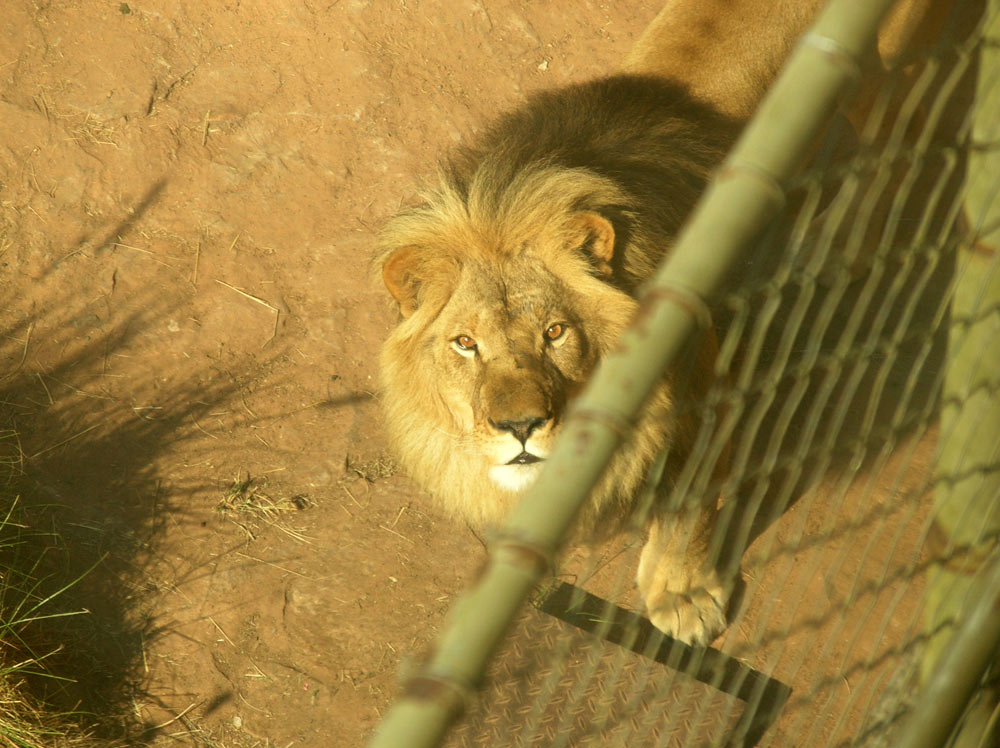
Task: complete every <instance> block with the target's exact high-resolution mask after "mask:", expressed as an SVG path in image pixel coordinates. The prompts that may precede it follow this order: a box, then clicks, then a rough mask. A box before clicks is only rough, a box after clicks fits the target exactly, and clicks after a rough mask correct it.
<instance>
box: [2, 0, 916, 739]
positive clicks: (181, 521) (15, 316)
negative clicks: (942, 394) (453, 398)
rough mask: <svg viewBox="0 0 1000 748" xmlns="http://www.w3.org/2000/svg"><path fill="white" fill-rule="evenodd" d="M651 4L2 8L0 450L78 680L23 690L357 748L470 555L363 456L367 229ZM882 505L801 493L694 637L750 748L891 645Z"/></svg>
mask: <svg viewBox="0 0 1000 748" xmlns="http://www.w3.org/2000/svg"><path fill="white" fill-rule="evenodd" d="M656 6H657V3H656V2H654V1H653V0H649V1H645V0H637V1H636V2H630V3H625V4H622V3H616V4H612V3H606V2H590V1H586V0H585V1H584V2H580V3H574V4H573V6H572V9H571V10H570V9H569V8H561V9H560V10H559V11H558V12H557V11H555V10H554V9H553V5H552V4H550V3H541V2H531V1H529V0H490V1H489V2H485V1H484V2H479V1H475V0H473V1H470V2H451V1H450V0H392V1H390V0H367V1H365V0H341V1H340V2H337V1H336V0H334V1H333V2H323V1H321V0H224V1H223V0H220V2H210V3H206V2H197V1H196V0H134V2H129V3H122V2H110V1H104V0H60V1H59V2H50V1H49V0H34V1H32V0H11V1H9V2H5V3H3V5H2V8H0V334H2V336H3V337H2V339H0V377H3V378H2V379H0V408H2V409H3V418H4V421H3V423H2V424H0V428H3V429H6V430H7V431H6V432H5V433H7V434H8V435H12V434H14V433H15V432H16V434H17V437H16V438H17V459H18V461H19V465H20V467H21V468H22V472H23V480H22V482H21V484H20V486H21V487H20V488H19V494H20V496H21V501H22V502H24V503H25V504H26V505H27V506H28V509H29V511H30V515H29V516H30V517H32V518H33V523H34V524H33V526H34V527H35V528H36V529H37V531H38V535H39V537H40V540H39V542H40V543H41V545H42V546H44V549H45V552H44V553H43V554H42V555H41V556H40V558H42V559H43V563H42V566H41V567H40V568H43V569H45V570H46V572H47V573H50V574H51V575H52V576H51V579H52V580H55V581H54V582H53V583H57V582H58V584H64V583H66V582H68V581H70V580H71V579H74V578H75V577H76V576H79V574H81V573H82V572H83V571H86V570H87V569H89V568H91V567H93V569H92V571H90V573H89V574H87V575H86V576H85V577H84V578H83V579H82V580H80V581H79V582H77V583H76V584H75V585H74V586H73V587H72V588H71V589H70V590H69V591H68V592H67V593H66V594H65V595H64V596H62V597H61V598H60V600H61V602H59V604H60V605H63V606H64V607H65V609H67V610H81V609H86V610H87V611H89V613H88V614H86V615H83V616H78V617H75V618H74V619H73V627H70V628H68V629H66V631H70V630H72V631H73V633H72V634H69V633H63V634H58V635H52V636H53V640H54V641H53V643H54V644H65V645H66V646H65V647H64V649H63V651H61V652H59V653H57V654H56V655H54V656H53V658H52V659H51V660H50V663H51V664H50V667H51V669H53V670H54V671H57V672H60V673H65V674H68V675H69V676H70V677H73V678H75V679H76V681H77V682H76V683H66V684H61V685H60V686H59V688H58V689H56V691H54V692H52V693H50V694H49V696H50V697H51V698H55V699H57V700H62V702H63V703H65V704H66V705H67V706H68V707H75V708H78V709H79V710H81V711H83V712H85V713H91V714H93V715H96V716H95V717H94V719H95V720H96V721H98V722H100V723H101V724H102V725H103V727H102V728H101V729H102V730H103V731H104V732H106V733H108V734H113V733H114V732H115V725H121V726H122V729H123V730H124V731H125V732H126V733H127V734H128V735H129V736H130V737H131V739H133V740H136V741H138V742H146V743H154V744H160V743H162V744H171V743H172V742H174V741H180V742H181V743H184V744H196V745H234V746H239V745H242V746H251V745H273V746H282V747H283V748H284V747H286V746H292V745H296V746H299V745H301V746H345V747H348V746H359V745H361V744H363V742H364V738H365V736H367V735H368V734H369V732H370V730H371V728H372V727H373V726H374V725H375V723H376V721H377V719H378V717H379V715H380V714H381V713H382V712H383V711H384V710H385V709H386V707H387V705H388V703H389V702H390V700H391V698H392V697H393V695H394V693H395V689H396V684H397V678H398V672H399V670H400V666H401V664H403V663H404V661H405V660H406V659H407V658H408V657H412V656H415V655H417V654H419V653H420V652H421V651H422V650H423V649H424V648H425V646H426V645H427V644H428V642H430V641H431V640H432V638H433V637H434V635H435V633H436V632H437V630H438V628H439V626H440V625H441V623H442V620H443V617H444V614H445V612H446V611H447V609H448V606H449V604H450V603H451V601H452V600H453V599H454V597H455V595H456V594H457V593H458V592H459V591H460V590H461V589H462V587H463V586H464V585H465V584H466V583H467V582H468V581H469V580H470V578H471V576H472V574H473V573H474V571H475V569H476V567H477V566H478V565H479V563H480V562H481V561H482V559H483V557H484V551H483V546H482V544H481V542H480V541H479V539H478V538H477V537H476V536H475V535H474V534H473V533H472V532H471V531H469V530H468V529H467V528H462V527H459V528H456V527H454V526H452V525H450V524H449V523H448V522H446V521H444V520H443V519H442V518H441V517H440V516H439V515H437V514H436V513H435V512H434V511H433V510H432V509H431V508H429V506H428V505H427V503H426V502H425V501H424V500H423V498H422V497H421V495H420V494H419V492H418V491H417V490H416V489H415V488H414V487H413V486H412V485H411V484H410V483H409V482H408V481H407V480H406V479H405V477H404V476H402V475H398V474H396V473H395V469H394V466H393V464H392V462H391V459H390V457H389V455H388V454H387V453H386V448H385V445H384V442H383V438H382V434H381V431H380V425H379V417H378V408H377V402H376V394H375V391H374V390H375V381H376V360H377V352H378V349H379V347H380V344H381V341H382V340H383V338H384V336H385V335H386V332H387V330H388V329H389V327H390V325H391V324H392V323H393V321H394V312H393V310H392V309H391V308H390V305H389V304H388V300H387V298H386V296H385V294H384V292H383V291H382V289H381V288H380V287H379V284H378V283H377V282H376V280H374V279H373V277H372V275H371V272H370V268H369V262H370V257H371V249H372V239H373V234H374V231H375V230H376V228H377V227H378V225H379V223H380V222H381V221H382V220H383V219H384V218H385V217H386V216H387V215H389V214H390V213H391V212H392V211H393V210H394V209H395V208H396V207H397V206H398V205H399V204H400V202H401V201H404V200H406V199H408V198H410V197H411V196H412V195H413V194H414V192H415V190H416V188H417V186H418V184H419V181H420V179H421V178H422V177H426V176H427V175H429V174H430V171H431V166H432V164H433V162H434V160H435V158H436V157H437V156H438V155H440V154H441V153H442V152H443V151H444V150H445V149H447V148H448V147H449V146H451V145H452V144H454V143H455V142H456V141H458V140H459V139H460V138H461V137H462V135H463V134H465V133H467V132H469V131H470V130H472V129H473V128H474V127H476V125H477V123H480V122H482V121H483V120H485V119H486V118H488V117H489V116H490V115H492V114H494V113H496V112H497V111H498V110H500V109H502V108H503V107H506V106H508V105H510V104H512V103H515V102H517V101H518V100H519V99H520V98H521V97H523V96H524V95H525V93H527V92H530V91H532V90H534V89H537V88H540V87H544V86H550V85H556V84H560V83H565V82H568V81H574V80H580V79H584V78H587V77H588V76H591V75H593V74H595V73H599V72H601V71H607V70H609V69H611V68H613V67H614V66H615V65H616V63H617V61H618V60H619V59H620V58H621V57H622V55H623V54H624V52H625V50H626V49H627V48H628V47H629V45H630V43H631V41H632V40H633V39H634V38H635V36H636V34H637V33H638V32H639V31H640V30H641V29H642V28H643V26H644V25H645V24H646V23H647V22H648V21H649V19H650V18H651V17H652V16H653V15H654V13H655V11H656ZM12 438H13V437H12ZM922 449H926V447H922ZM899 459H901V460H902V459H904V458H903V457H900V458H899ZM887 475H888V473H887ZM879 480H882V479H879ZM877 482H878V480H876V483H877ZM883 482H891V479H890V478H885V479H884V480H883ZM890 488H891V489H892V490H888V491H885V492H883V496H885V495H890V494H892V493H893V491H900V490H901V489H900V488H899V487H898V486H892V487H890ZM904 488H905V487H904ZM858 493H859V498H858V501H861V498H865V500H866V501H868V500H870V497H864V496H863V492H862V491H859V492H858ZM887 501H888V500H887V499H884V498H878V497H876V498H875V500H874V501H871V503H870V504H869V505H868V506H869V508H870V512H869V514H868V515H863V516H866V517H868V518H869V519H870V521H867V522H860V523H857V524H856V526H853V527H852V529H849V530H845V531H844V532H842V533H838V534H837V535H836V536H835V537H833V538H827V539H826V540H824V541H823V542H822V544H813V545H809V544H808V543H806V544H802V543H801V540H802V538H803V537H804V536H809V535H810V534H811V535H812V536H816V537H819V536H823V537H825V536H824V535H823V534H824V533H826V532H827V531H828V530H829V528H830V526H831V523H832V522H833V521H834V519H835V518H833V517H830V516H829V515H828V514H827V513H826V512H824V510H823V506H822V504H821V503H819V504H817V503H810V502H803V503H802V504H801V505H798V506H796V508H795V510H793V512H790V513H789V515H788V516H786V517H785V518H783V520H782V525H781V527H780V528H779V529H776V530H774V531H772V532H771V533H769V534H765V536H762V538H761V540H759V541H758V545H757V546H755V548H756V549H757V550H756V551H753V550H752V552H751V555H750V557H748V561H747V563H746V564H745V567H744V573H745V577H746V579H747V584H748V592H747V596H746V597H747V600H748V602H747V604H746V605H745V606H744V608H743V609H742V611H741V613H740V617H739V619H738V622H737V624H735V625H734V627H733V628H732V630H731V631H730V634H729V635H727V636H726V637H725V638H724V639H723V640H722V642H721V643H720V645H721V646H723V648H725V649H727V651H730V652H732V653H733V654H735V655H736V656H739V657H741V658H742V659H745V660H747V661H748V662H751V664H753V665H754V666H755V667H757V668H759V669H762V670H765V671H766V672H769V673H774V674H775V675H776V676H777V677H779V678H782V679H783V680H785V681H786V682H788V683H790V684H791V685H792V686H793V688H794V695H793V699H792V701H791V702H790V704H789V711H788V713H787V715H786V717H784V718H783V720H782V723H781V724H780V725H779V726H778V727H777V728H776V729H775V731H774V732H773V734H772V735H771V736H770V738H769V739H770V740H772V741H773V742H772V744H774V745H786V744H787V745H810V746H814V745H822V744H824V741H826V740H829V741H831V742H836V740H837V739H839V738H838V736H840V737H841V738H842V737H843V735H846V734H850V731H851V730H855V729H857V728H858V726H859V725H860V724H862V722H863V721H864V719H865V717H866V715H867V714H868V713H869V711H870V709H871V705H872V701H871V698H872V694H873V693H874V690H873V689H875V687H876V686H877V685H878V684H880V683H882V682H884V677H885V672H887V671H886V670H885V667H887V664H886V663H887V662H888V661H889V659H891V658H889V657H888V655H886V652H889V651H890V650H891V649H892V646H893V644H892V640H887V639H886V640H884V635H885V632H886V631H890V632H896V633H898V634H899V636H898V637H896V640H899V638H900V637H901V636H902V635H903V633H904V632H905V631H906V630H908V627H910V626H912V625H913V622H914V618H913V605H912V604H905V603H901V602H900V600H901V599H902V598H903V597H907V599H909V597H912V598H913V599H914V600H916V599H918V598H919V586H918V585H909V586H908V587H906V588H905V590H904V588H903V587H902V586H901V585H899V584H896V585H890V586H886V587H881V586H878V585H875V586H873V587H865V585H864V584H863V581H864V579H865V574H864V572H863V571H859V570H861V569H862V568H863V567H864V565H865V564H866V563H869V564H871V568H872V571H871V576H872V578H873V579H874V578H880V577H881V574H882V571H883V570H884V569H885V568H886V563H887V559H888V558H890V557H893V556H894V554H895V555H897V556H898V558H899V559H901V561H900V563H902V564H904V565H905V564H912V563H913V562H914V559H915V558H916V557H917V556H918V555H919V542H918V541H919V534H920V532H921V527H922V525H921V520H922V516H923V515H922V514H921V513H920V511H918V510H913V509H912V508H905V507H904V508H900V509H898V510H896V509H893V508H892V507H891V506H888V505H887V503H886V502H887ZM883 506H886V507H887V508H886V511H885V512H880V511H879V508H881V507H883ZM856 508H857V505H856V503H855V504H851V503H850V502H848V503H847V504H845V508H844V511H845V512H851V514H850V516H851V517H856V516H858V515H857V514H856V513H854V509H856ZM46 523H48V524H46ZM886 528H889V529H886ZM883 532H885V533H888V535H887V536H886V537H891V538H893V539H894V540H893V542H882V541H881V540H878V541H876V540H873V538H877V537H879V536H878V533H883ZM775 544H776V545H775ZM817 545H821V546H822V553H819V552H818V551H817V550H816V547H817ZM865 548H867V549H868V550H867V551H866V552H864V553H862V552H861V551H860V550H858V549H865ZM782 549H784V550H782ZM754 552H756V556H755V555H754ZM755 559H756V560H755ZM859 580H860V581H859ZM758 586H766V587H767V589H768V590H769V594H763V595H755V594H753V593H754V591H755V590H756V589H757V588H758ZM906 590H908V591H906ZM845 601H847V603H849V605H850V606H855V608H856V609H857V610H858V611H860V613H859V615H858V616H856V617H853V618H852V617H850V616H849V615H847V614H840V613H838V614H836V615H834V614H832V613H831V615H829V616H827V615H825V614H826V613H827V612H830V611H834V610H837V611H841V610H847V608H845V607H844V606H845V604H846V603H845ZM810 621H812V622H813V623H811V624H810V623H809V622H810ZM793 622H795V623H796V624H798V623H802V625H795V626H793ZM803 622H804V623H803ZM765 629H766V630H770V631H774V632H779V633H780V634H781V635H780V636H777V635H776V636H773V637H770V638H767V637H764V638H762V635H761V633H760V632H761V631H764V630H765ZM786 630H788V632H789V633H788V634H787V635H784V632H785V631H786ZM818 630H819V631H821V632H823V633H824V634H825V635H824V636H822V637H819V638H817V634H816V632H817V631H818ZM817 641H820V642H822V644H821V645H817ZM748 643H752V646H751V644H748ZM876 665H877V666H880V667H882V666H884V667H883V669H882V670H879V671H878V672H875V670H873V668H874V667H875V666H876ZM50 688H51V686H50ZM109 715H110V716H109ZM792 736H795V737H794V739H792ZM785 739H788V741H789V742H787V743H785V742H783V740H785Z"/></svg>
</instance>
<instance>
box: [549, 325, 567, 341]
mask: <svg viewBox="0 0 1000 748" xmlns="http://www.w3.org/2000/svg"><path fill="white" fill-rule="evenodd" d="M565 334H566V325H563V324H560V323H559V322H557V323H556V324H554V325H549V327H548V328H547V329H546V330H545V339H546V340H549V341H556V340H559V338H561V337H562V336H563V335H565Z"/></svg>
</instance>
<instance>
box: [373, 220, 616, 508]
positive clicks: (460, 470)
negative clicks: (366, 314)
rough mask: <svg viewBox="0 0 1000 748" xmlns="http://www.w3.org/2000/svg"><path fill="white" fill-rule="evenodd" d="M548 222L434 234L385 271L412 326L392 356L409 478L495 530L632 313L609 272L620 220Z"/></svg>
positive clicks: (390, 409)
mask: <svg viewBox="0 0 1000 748" xmlns="http://www.w3.org/2000/svg"><path fill="white" fill-rule="evenodd" d="M449 226H450V227H451V226H454V224H449ZM544 226H545V227H547V229H551V230H543V231H538V232H533V233H529V232H518V233H513V232H510V233H508V235H507V236H506V237H504V236H500V237H498V236H497V235H495V234H493V235H491V234H490V233H486V232H471V231H469V230H468V227H467V226H466V227H464V228H463V230H461V231H457V232H455V233H454V234H449V233H448V231H447V230H446V229H444V228H441V227H438V229H437V231H436V233H435V234H434V235H433V237H432V241H431V242H428V243H422V244H419V245H407V246H404V247H402V248H400V249H398V250H397V251H396V252H395V253H394V254H393V255H391V256H390V257H389V258H388V260H387V261H386V262H385V263H384V265H383V277H384V279H385V281H386V285H387V286H388V288H389V290H390V291H391V292H392V293H393V296H394V297H395V298H396V300H397V301H398V302H399V305H400V310H401V311H402V313H403V316H404V319H403V320H402V321H401V322H400V324H399V325H398V326H397V327H396V329H395V330H394V331H393V332H392V334H391V335H390V337H389V339H388V340H387V341H386V344H385V346H384V348H383V354H382V385H383V395H382V401H383V406H384V409H385V412H386V416H387V418H386V423H387V425H388V428H389V431H390V436H392V438H393V441H394V442H395V443H396V447H397V451H398V452H399V454H400V457H401V459H402V461H403V463H404V466H405V467H406V468H407V471H408V472H409V473H410V474H411V476H413V477H414V478H416V480H417V481H418V482H419V483H420V484H421V485H423V486H424V487H426V488H428V489H429V490H430V491H431V493H432V494H434V495H435V496H437V498H438V499H439V500H441V502H442V503H443V504H444V505H445V507H446V508H448V509H449V510H451V511H452V512H454V513H456V514H459V515H460V516H462V517H464V518H465V519H468V520H471V521H474V522H477V523H482V522H496V521H499V520H500V519H501V518H502V517H503V515H504V514H505V512H506V510H507V509H508V508H509V507H510V505H511V504H512V502H513V500H514V498H515V497H516V496H517V495H518V494H519V493H521V492H522V491H523V490H524V489H526V488H527V487H528V486H529V485H530V484H531V483H532V481H533V480H534V479H535V477H536V476H537V474H538V473H539V471H540V470H541V466H542V463H543V461H544V460H545V459H546V458H547V457H548V456H549V453H550V452H551V450H552V444H553V441H554V439H555V437H556V435H557V434H558V432H559V429H560V426H561V424H562V422H563V420H564V417H565V413H566V408H567V405H568V404H569V403H570V402H571V401H572V399H573V397H574V396H575V395H576V394H577V393H578V392H579V390H580V389H581V387H582V386H583V384H584V383H585V382H586V380H587V378H588V377H589V376H590V374H591V372H592V371H593V369H594V367H595V366H596V364H597V362H598V361H599V359H600V358H601V356H602V355H603V354H604V353H605V352H606V351H607V350H608V348H609V347H610V346H611V345H613V344H614V342H615V341H616V340H617V339H618V336H619V334H620V333H621V331H622V329H623V328H624V326H625V325H626V323H627V321H628V319H629V318H630V316H631V314H632V312H633V311H634V309H635V306H636V302H635V300H634V299H633V298H632V297H631V296H629V295H628V294H627V293H625V292H624V291H622V290H619V289H618V288H616V287H614V286H613V285H611V284H609V283H608V282H606V280H605V276H603V275H602V272H601V269H600V268H601V265H600V263H601V262H603V261H605V260H604V259H602V257H601V254H600V253H602V252H604V253H606V255H607V256H610V252H611V243H612V242H613V231H612V229H611V227H610V224H608V223H607V222H606V221H603V219H600V217H599V216H596V215H594V214H592V213H585V214H580V215H575V214H569V213H567V214H564V215H560V216H557V217H553V218H552V219H551V220H549V221H546V222H545V223H544ZM553 227H555V228H554V229H553ZM411 233H412V232H411ZM605 259H606V257H605Z"/></svg>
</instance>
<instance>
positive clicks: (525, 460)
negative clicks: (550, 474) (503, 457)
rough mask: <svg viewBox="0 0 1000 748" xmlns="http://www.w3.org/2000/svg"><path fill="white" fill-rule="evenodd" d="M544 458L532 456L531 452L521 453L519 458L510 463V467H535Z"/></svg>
mask: <svg viewBox="0 0 1000 748" xmlns="http://www.w3.org/2000/svg"><path fill="white" fill-rule="evenodd" d="M541 461H542V458H541V457H538V456H536V455H533V454H531V453H530V452H521V454H519V455H518V456H517V457H515V458H514V459H513V460H511V461H510V462H508V463H507V464H508V465H534V464H535V463H536V462H541Z"/></svg>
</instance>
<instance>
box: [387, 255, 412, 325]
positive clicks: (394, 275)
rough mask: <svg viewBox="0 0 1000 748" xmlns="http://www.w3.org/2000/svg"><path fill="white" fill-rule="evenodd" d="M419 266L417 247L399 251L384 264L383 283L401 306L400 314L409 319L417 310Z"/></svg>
mask: <svg viewBox="0 0 1000 748" xmlns="http://www.w3.org/2000/svg"><path fill="white" fill-rule="evenodd" d="M419 265H420V262H419V253H418V249H417V248H416V247H402V248H401V249H397V250H396V251H395V252H393V253H392V254H391V255H389V257H388V259H386V261H385V262H384V263H382V282H383V283H385V287H386V288H387V289H389V293H390V294H392V297H393V298H394V299H395V300H396V302H397V303H398V304H399V313H400V314H402V315H403V316H404V317H409V316H410V315H411V314H413V312H414V311H415V310H416V308H417V292H418V291H419V290H420V278H419V276H418V270H419Z"/></svg>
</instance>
